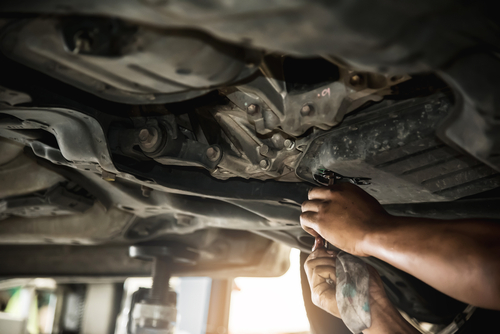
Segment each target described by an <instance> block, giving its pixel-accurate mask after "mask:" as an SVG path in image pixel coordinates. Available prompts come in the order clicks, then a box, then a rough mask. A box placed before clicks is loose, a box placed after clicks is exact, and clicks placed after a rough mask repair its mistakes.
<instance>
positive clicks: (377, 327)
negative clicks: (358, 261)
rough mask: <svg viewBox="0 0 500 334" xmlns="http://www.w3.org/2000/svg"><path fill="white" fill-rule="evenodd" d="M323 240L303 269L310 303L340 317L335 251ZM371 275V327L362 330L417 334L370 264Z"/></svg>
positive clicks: (374, 333)
mask: <svg viewBox="0 0 500 334" xmlns="http://www.w3.org/2000/svg"><path fill="white" fill-rule="evenodd" d="M323 242H324V240H323V239H322V238H320V237H317V238H316V240H315V244H314V247H313V252H312V253H311V254H310V255H309V257H308V258H307V259H306V261H305V263H304V270H305V272H306V275H307V280H308V281H309V287H310V289H311V300H312V302H313V304H314V305H316V306H317V307H319V308H321V309H323V310H324V311H326V312H328V313H330V314H332V315H333V316H335V317H337V318H340V312H339V309H338V306H337V298H336V281H337V277H336V267H335V265H336V260H337V258H336V256H337V253H336V252H335V251H331V250H327V249H325V248H324V246H323ZM368 272H369V274H370V281H369V293H370V314H371V319H372V323H371V326H370V328H368V329H366V330H365V331H363V333H366V334H381V333H384V334H393V333H399V334H403V333H405V334H406V333H411V334H418V332H417V331H416V330H415V329H414V328H412V327H411V325H409V324H408V323H407V322H406V321H405V320H404V319H403V317H402V316H401V315H400V314H399V312H398V311H397V310H396V308H395V307H394V306H393V305H392V303H391V302H390V301H389V299H388V298H387V295H386V293H385V290H384V286H383V283H382V279H381V278H380V275H379V274H378V272H377V271H376V270H375V269H374V268H373V267H372V266H370V265H368Z"/></svg>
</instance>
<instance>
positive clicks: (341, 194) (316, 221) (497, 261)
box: [300, 184, 500, 310]
mask: <svg viewBox="0 0 500 334" xmlns="http://www.w3.org/2000/svg"><path fill="white" fill-rule="evenodd" d="M302 212H303V213H302V215H301V218H300V220H301V224H302V227H303V228H304V229H305V230H306V231H307V232H309V233H310V234H312V235H313V236H317V235H320V236H322V237H323V238H325V239H326V240H328V241H329V242H330V243H331V244H333V245H334V246H336V247H338V248H340V249H343V250H345V251H346V252H349V253H351V254H354V255H358V256H374V257H377V258H379V259H381V260H383V261H385V262H387V263H389V264H392V265H393V266H395V267H397V268H399V269H401V270H403V271H405V272H407V273H409V274H411V275H413V276H415V277H417V278H419V279H420V280H422V281H424V282H426V283H427V284H429V285H431V286H432V287H434V288H436V289H437V290H439V291H441V292H443V293H445V294H447V295H449V296H451V297H453V298H455V299H458V300H461V301H463V302H466V303H469V304H472V305H475V306H479V307H484V308H490V309H496V310H500V224H499V223H497V222H495V221H492V220H486V219H458V220H434V219H426V218H407V217H395V216H391V215H389V214H388V213H387V212H386V211H385V210H384V209H383V207H382V206H381V205H380V204H379V203H378V202H377V201H376V200H375V199H374V198H373V197H372V196H370V195H369V194H367V193H366V192H365V191H363V190H361V189H360V188H359V187H357V186H354V185H351V184H339V185H335V186H333V187H331V188H314V189H313V190H311V191H310V193H309V201H306V202H304V204H303V205H302Z"/></svg>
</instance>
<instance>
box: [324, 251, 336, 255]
mask: <svg viewBox="0 0 500 334" xmlns="http://www.w3.org/2000/svg"><path fill="white" fill-rule="evenodd" d="M326 252H327V253H328V254H330V255H335V252H334V251H332V250H327V251H326Z"/></svg>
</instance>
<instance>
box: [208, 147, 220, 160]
mask: <svg viewBox="0 0 500 334" xmlns="http://www.w3.org/2000/svg"><path fill="white" fill-rule="evenodd" d="M206 155H207V158H208V160H210V161H217V160H218V159H219V158H220V155H221V152H220V149H219V148H218V147H209V148H208V149H207V152H206Z"/></svg>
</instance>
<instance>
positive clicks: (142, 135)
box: [139, 129, 149, 141]
mask: <svg viewBox="0 0 500 334" xmlns="http://www.w3.org/2000/svg"><path fill="white" fill-rule="evenodd" d="M148 137H149V130H148V129H142V130H141V131H140V132H139V140H140V141H146V140H147V139H148Z"/></svg>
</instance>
